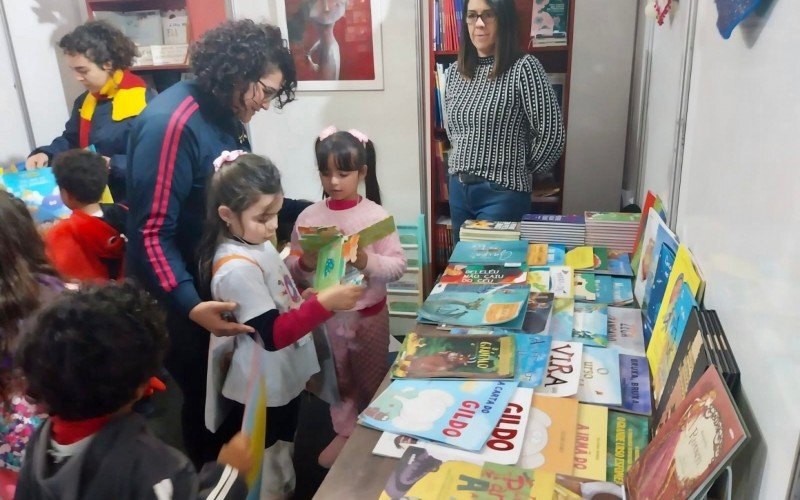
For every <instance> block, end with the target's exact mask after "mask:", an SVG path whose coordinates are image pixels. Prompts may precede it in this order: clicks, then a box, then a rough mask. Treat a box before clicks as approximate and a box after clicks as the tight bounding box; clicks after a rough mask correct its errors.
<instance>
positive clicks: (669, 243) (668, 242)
mask: <svg viewBox="0 0 800 500" xmlns="http://www.w3.org/2000/svg"><path fill="white" fill-rule="evenodd" d="M664 247H666V248H668V249H669V250H670V251H672V254H673V255H675V254H676V253H677V252H678V241H677V240H676V239H675V238H674V236H673V234H672V231H670V230H669V228H668V227H666V225H665V226H663V227H662V226H659V227H658V231H657V232H656V239H655V243H654V245H653V251H652V254H651V255H652V259H653V260H655V262H656V265H655V266H653V265H650V266H647V267H646V268H645V270H644V272H646V273H647V274H646V276H645V284H644V298H643V299H642V303H641V306H642V309H644V308H645V307H647V304H649V303H650V302H651V301H652V302H655V303H656V304H657V305H660V304H661V302H660V301H659V300H654V299H653V298H652V295H653V289H654V286H653V282H654V281H655V275H656V273H657V272H658V262H659V261H660V260H661V251H662V250H663V249H664ZM642 259H644V256H642ZM656 259H657V260H656ZM642 265H644V263H643V264H642Z"/></svg>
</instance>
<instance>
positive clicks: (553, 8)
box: [530, 0, 569, 47]
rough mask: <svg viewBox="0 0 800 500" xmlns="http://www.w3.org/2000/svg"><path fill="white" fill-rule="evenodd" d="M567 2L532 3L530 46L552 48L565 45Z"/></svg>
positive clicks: (558, 0)
mask: <svg viewBox="0 0 800 500" xmlns="http://www.w3.org/2000/svg"><path fill="white" fill-rule="evenodd" d="M568 18H569V0H550V1H549V2H533V11H532V13H531V43H530V44H531V46H532V47H552V46H561V45H566V44H567V26H568V20H569V19H568Z"/></svg>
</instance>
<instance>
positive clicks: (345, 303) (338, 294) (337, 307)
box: [317, 285, 365, 311]
mask: <svg viewBox="0 0 800 500" xmlns="http://www.w3.org/2000/svg"><path fill="white" fill-rule="evenodd" d="M364 290H365V288H364V287H363V286H359V285H333V286H332V287H330V288H326V289H325V290H323V291H321V292H319V294H318V295H317V300H318V301H319V303H320V304H322V307H324V308H325V309H327V310H328V311H347V310H350V309H352V308H354V307H355V306H356V303H357V302H358V299H360V298H361V296H362V295H364Z"/></svg>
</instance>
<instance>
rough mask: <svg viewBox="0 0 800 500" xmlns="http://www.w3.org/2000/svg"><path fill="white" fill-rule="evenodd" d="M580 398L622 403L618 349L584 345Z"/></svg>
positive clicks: (594, 401)
mask: <svg viewBox="0 0 800 500" xmlns="http://www.w3.org/2000/svg"><path fill="white" fill-rule="evenodd" d="M578 400H579V401H580V402H582V403H594V404H601V405H619V404H622V386H621V384H620V376H619V353H618V352H617V351H616V350H614V349H606V348H603V347H591V346H584V348H583V355H582V359H581V375H580V381H579V383H578Z"/></svg>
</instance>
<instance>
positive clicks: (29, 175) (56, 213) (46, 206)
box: [0, 163, 71, 222]
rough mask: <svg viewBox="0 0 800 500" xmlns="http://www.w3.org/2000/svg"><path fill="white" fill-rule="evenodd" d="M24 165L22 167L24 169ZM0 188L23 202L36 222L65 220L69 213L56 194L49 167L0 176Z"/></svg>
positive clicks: (6, 173) (5, 172)
mask: <svg viewBox="0 0 800 500" xmlns="http://www.w3.org/2000/svg"><path fill="white" fill-rule="evenodd" d="M24 165H25V164H24V163H23V164H22V167H23V168H24ZM0 186H2V188H3V189H5V190H6V191H8V192H9V193H11V194H13V195H14V196H16V197H17V198H19V199H20V200H22V201H23V202H25V205H26V206H27V207H28V210H30V212H31V215H32V216H33V218H34V220H35V221H36V222H52V221H54V220H58V219H65V218H67V217H69V214H70V213H71V211H70V209H68V208H67V207H66V206H64V202H63V201H61V195H60V194H59V192H58V185H57V184H56V178H55V177H54V176H53V170H52V169H51V168H50V167H45V168H37V169H31V170H21V171H17V172H11V171H4V172H3V173H2V174H0Z"/></svg>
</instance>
